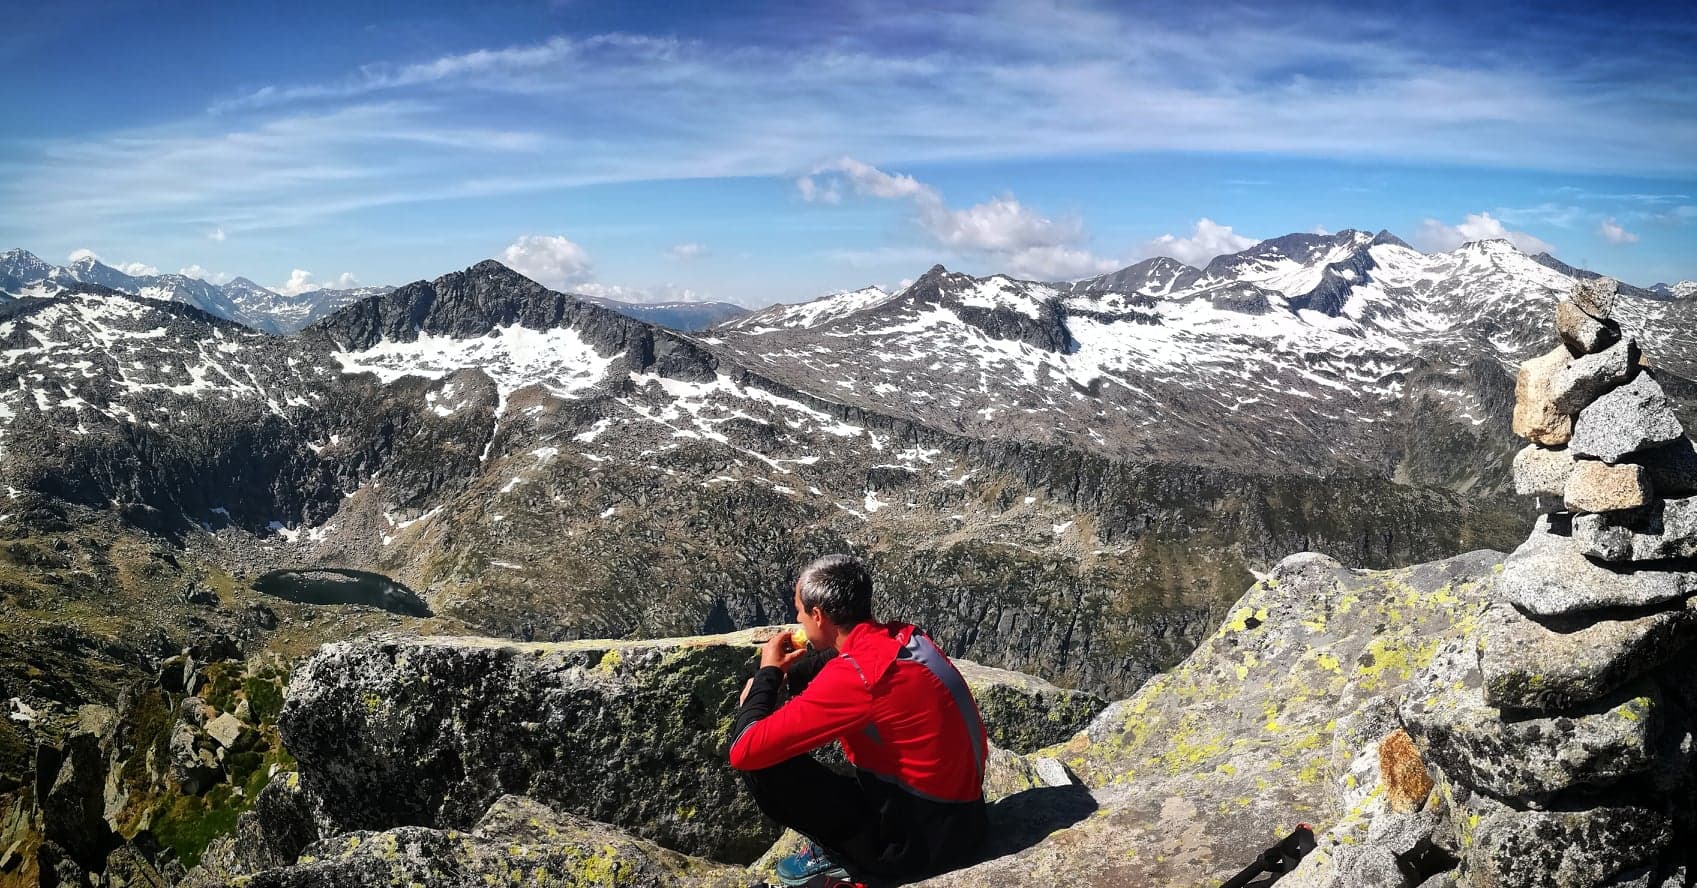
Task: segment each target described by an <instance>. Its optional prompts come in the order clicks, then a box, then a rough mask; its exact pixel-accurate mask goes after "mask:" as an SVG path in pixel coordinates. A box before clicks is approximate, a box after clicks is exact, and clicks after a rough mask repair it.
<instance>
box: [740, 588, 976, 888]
mask: <svg viewBox="0 0 1697 888" xmlns="http://www.w3.org/2000/svg"><path fill="white" fill-rule="evenodd" d="M795 610H796V619H797V620H799V621H800V622H801V625H802V628H803V630H805V631H806V633H807V640H808V643H809V646H810V647H811V648H812V649H813V650H812V651H811V652H810V651H808V650H807V649H805V648H799V649H798V648H796V646H795V644H794V642H793V641H792V640H791V636H790V635H789V634H782V635H779V636H777V637H776V638H773V639H772V640H771V641H770V642H768V643H767V644H766V646H765V647H764V648H763V649H762V650H761V654H760V671H758V672H756V673H755V674H754V677H753V678H752V679H750V680H749V682H748V685H747V686H746V687H744V688H743V696H742V708H741V709H740V710H739V711H738V713H737V719H736V723H735V725H734V726H733V727H732V729H731V736H732V737H734V738H735V740H734V742H733V743H732V745H731V765H732V767H735V768H737V769H738V770H741V771H744V772H746V774H745V777H746V778H747V781H748V785H749V787H750V789H751V790H752V791H753V793H754V800H755V802H756V804H758V805H759V806H760V810H762V811H764V812H766V815H767V816H768V817H771V818H772V819H773V820H775V821H777V822H778V823H780V824H783V825H784V826H787V827H790V828H791V829H794V830H795V831H796V832H799V833H801V834H802V835H804V836H806V837H807V838H808V839H810V840H811V845H810V846H809V847H807V848H805V849H804V850H803V851H802V853H800V854H797V855H795V856H792V857H787V858H785V859H783V860H782V861H779V863H778V877H779V878H780V879H781V880H782V881H783V882H784V884H786V885H801V884H806V883H807V881H808V880H809V879H810V878H814V877H816V876H819V875H820V874H830V875H833V876H844V875H846V874H847V873H853V874H854V875H855V876H857V877H858V876H861V875H863V874H864V875H872V876H883V877H897V878H913V877H919V876H925V875H930V874H933V873H937V872H941V871H943V870H947V869H951V868H953V867H957V866H960V865H962V864H964V863H967V862H969V861H970V859H971V857H972V855H973V854H974V852H975V851H976V850H977V849H978V847H979V845H980V844H982V842H983V840H984V834H985V829H986V821H985V806H984V792H983V786H982V784H983V780H984V760H985V756H986V755H987V753H988V741H987V740H986V739H985V736H984V723H983V720H982V719H981V718H980V717H979V714H978V704H977V703H976V702H975V701H974V700H973V699H972V692H971V691H969V690H967V687H966V682H965V681H964V680H963V679H962V678H961V676H960V673H959V672H957V671H956V670H955V667H954V664H953V663H950V662H949V658H948V657H946V656H944V654H943V652H942V651H941V650H939V649H938V647H937V645H936V644H934V643H932V641H931V639H930V637H929V636H927V635H926V634H925V633H924V632H922V631H920V630H919V629H917V628H915V627H914V626H913V625H911V624H908V623H880V622H878V621H876V620H874V619H873V617H872V575H871V572H870V571H869V570H867V568H866V566H865V565H863V564H862V563H860V562H859V561H857V560H855V559H854V558H851V557H849V556H846V555H827V556H825V557H824V558H820V559H818V560H817V561H814V562H813V563H812V564H809V565H808V566H807V567H806V568H804V569H803V570H802V572H801V577H800V578H799V579H798V580H797V581H796V584H795ZM786 674H787V676H788V684H789V692H790V699H789V701H788V702H786V703H783V704H782V705H780V703H779V694H780V692H781V691H782V689H783V687H784V685H785V678H786ZM832 740H837V741H840V742H841V743H842V746H843V750H844V752H845V753H846V754H847V756H848V760H849V762H850V763H851V764H853V765H854V767H855V776H853V777H848V776H844V775H840V774H837V773H836V772H834V771H832V770H831V769H829V768H827V767H825V766H824V765H822V764H820V763H819V762H818V761H815V760H814V759H813V757H812V756H810V755H808V753H809V752H810V751H812V750H814V749H818V748H820V747H822V746H825V745H826V744H828V743H830V742H831V741H832ZM845 870H846V872H845Z"/></svg>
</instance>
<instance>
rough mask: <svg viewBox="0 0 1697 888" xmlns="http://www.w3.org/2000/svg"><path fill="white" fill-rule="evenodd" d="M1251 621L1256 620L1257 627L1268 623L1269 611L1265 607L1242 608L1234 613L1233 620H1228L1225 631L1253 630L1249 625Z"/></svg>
mask: <svg viewBox="0 0 1697 888" xmlns="http://www.w3.org/2000/svg"><path fill="white" fill-rule="evenodd" d="M1250 620H1254V621H1255V625H1257V626H1259V625H1261V624H1262V623H1265V622H1267V609H1266V608H1264V607H1263V608H1253V607H1240V608H1238V609H1237V610H1234V611H1232V615H1231V618H1230V619H1228V620H1226V625H1225V630H1226V631H1227V632H1245V631H1248V630H1249V629H1250V628H1251V627H1250V625H1249V621H1250Z"/></svg>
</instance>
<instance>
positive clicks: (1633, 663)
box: [1479, 602, 1697, 712]
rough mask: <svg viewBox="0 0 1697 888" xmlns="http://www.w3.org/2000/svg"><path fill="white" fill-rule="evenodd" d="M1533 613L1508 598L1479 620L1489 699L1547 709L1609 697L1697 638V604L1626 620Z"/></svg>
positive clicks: (1481, 659) (1513, 706) (1516, 706)
mask: <svg viewBox="0 0 1697 888" xmlns="http://www.w3.org/2000/svg"><path fill="white" fill-rule="evenodd" d="M1548 623H1549V624H1550V625H1546V621H1543V620H1534V619H1531V618H1529V617H1527V616H1526V615H1525V614H1523V613H1521V612H1520V611H1518V610H1516V609H1515V608H1514V607H1513V606H1511V605H1509V604H1507V603H1506V602H1497V603H1494V604H1492V605H1491V606H1490V607H1489V608H1488V609H1487V610H1486V611H1485V614H1484V616H1483V618H1482V620H1481V624H1480V642H1479V644H1480V653H1479V669H1480V672H1481V674H1482V675H1483V677H1484V679H1485V702H1486V703H1488V704H1489V705H1491V706H1497V707H1503V708H1508V709H1516V710H1530V711H1535V712H1547V711H1551V710H1556V711H1560V710H1564V709H1566V708H1568V707H1571V706H1573V705H1575V704H1582V703H1585V702H1587V701H1591V700H1596V699H1598V698H1601V697H1603V696H1604V695H1606V694H1608V693H1609V692H1611V691H1613V690H1615V689H1616V688H1618V687H1620V686H1622V685H1624V684H1626V683H1627V682H1629V681H1631V680H1632V679H1634V678H1636V677H1637V676H1639V675H1643V674H1645V673H1646V672H1649V671H1650V670H1653V669H1655V668H1657V667H1658V666H1661V665H1662V664H1663V663H1665V662H1667V661H1668V660H1670V659H1671V658H1673V657H1674V656H1675V655H1676V654H1678V653H1679V652H1680V651H1681V649H1683V648H1684V647H1685V646H1686V645H1688V644H1690V643H1691V642H1692V641H1693V640H1694V639H1697V611H1694V610H1693V609H1692V608H1690V607H1669V608H1666V609H1664V610H1660V611H1657V612H1655V613H1651V614H1647V615H1642V616H1635V617H1631V618H1628V619H1604V620H1592V619H1590V618H1589V617H1573V618H1567V619H1554V620H1548Z"/></svg>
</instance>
